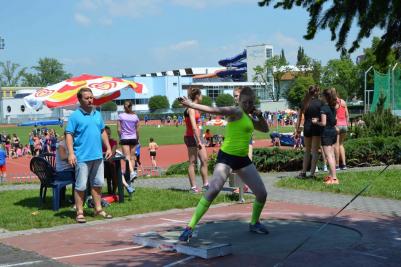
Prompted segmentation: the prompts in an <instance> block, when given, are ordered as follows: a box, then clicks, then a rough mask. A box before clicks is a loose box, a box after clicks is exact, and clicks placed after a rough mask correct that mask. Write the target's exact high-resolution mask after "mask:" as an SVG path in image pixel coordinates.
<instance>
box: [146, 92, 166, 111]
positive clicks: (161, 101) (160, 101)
mask: <svg viewBox="0 0 401 267" xmlns="http://www.w3.org/2000/svg"><path fill="white" fill-rule="evenodd" d="M148 107H149V110H150V111H151V112H153V111H155V110H156V109H164V108H169V107H170V103H169V102H168V99H167V96H165V95H155V96H152V97H151V98H149V102H148Z"/></svg>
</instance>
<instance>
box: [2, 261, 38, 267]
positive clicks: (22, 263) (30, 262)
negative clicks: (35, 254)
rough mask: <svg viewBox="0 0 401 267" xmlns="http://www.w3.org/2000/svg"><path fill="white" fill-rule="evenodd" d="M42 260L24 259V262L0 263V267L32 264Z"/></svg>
mask: <svg viewBox="0 0 401 267" xmlns="http://www.w3.org/2000/svg"><path fill="white" fill-rule="evenodd" d="M40 262H43V261H26V262H20V263H13V264H2V265H0V267H12V266H24V265H32V264H36V263H40Z"/></svg>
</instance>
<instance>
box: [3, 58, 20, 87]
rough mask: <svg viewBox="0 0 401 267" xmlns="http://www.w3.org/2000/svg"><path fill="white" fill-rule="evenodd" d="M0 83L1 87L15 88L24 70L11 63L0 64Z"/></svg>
mask: <svg viewBox="0 0 401 267" xmlns="http://www.w3.org/2000/svg"><path fill="white" fill-rule="evenodd" d="M0 67H1V73H0V81H1V85H2V86H17V85H19V81H20V80H21V78H22V77H23V75H24V73H25V70H26V68H22V69H19V70H18V68H19V67H20V65H19V64H17V63H12V62H11V61H6V62H5V63H4V62H0Z"/></svg>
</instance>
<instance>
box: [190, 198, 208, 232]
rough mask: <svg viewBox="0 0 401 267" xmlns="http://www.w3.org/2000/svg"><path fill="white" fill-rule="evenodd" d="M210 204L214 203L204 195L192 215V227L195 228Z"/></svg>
mask: <svg viewBox="0 0 401 267" xmlns="http://www.w3.org/2000/svg"><path fill="white" fill-rule="evenodd" d="M210 204H212V202H209V201H207V200H206V198H205V197H202V198H201V199H200V200H199V203H198V206H196V210H195V212H194V214H193V215H192V219H191V221H190V222H189V224H188V226H189V227H191V228H192V229H194V228H195V226H196V225H197V224H198V222H199V220H200V219H201V218H202V216H203V214H205V213H206V211H207V210H208V209H209V207H210Z"/></svg>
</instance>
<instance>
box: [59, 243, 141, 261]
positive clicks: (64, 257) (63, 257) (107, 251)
mask: <svg viewBox="0 0 401 267" xmlns="http://www.w3.org/2000/svg"><path fill="white" fill-rule="evenodd" d="M143 247H144V246H136V247H126V248H117V249H110V250H102V251H95V252H88V253H82V254H74V255H68V256H61V257H54V258H52V259H53V260H61V259H68V258H75V257H82V256H90V255H96V254H104V253H110V252H116V251H124V250H130V249H138V248H143Z"/></svg>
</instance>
